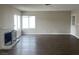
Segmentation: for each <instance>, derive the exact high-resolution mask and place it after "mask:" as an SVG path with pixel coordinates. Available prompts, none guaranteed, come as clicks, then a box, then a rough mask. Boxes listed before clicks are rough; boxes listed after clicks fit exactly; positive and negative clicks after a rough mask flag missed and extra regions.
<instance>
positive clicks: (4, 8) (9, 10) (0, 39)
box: [0, 5, 21, 48]
mask: <svg viewBox="0 0 79 59" xmlns="http://www.w3.org/2000/svg"><path fill="white" fill-rule="evenodd" d="M15 14H16V15H20V11H19V10H17V9H15V8H13V7H11V6H9V5H0V48H3V47H4V33H5V32H8V31H11V30H13V29H14V15H15ZM18 33H19V35H18ZM20 35H21V32H20V30H18V31H17V37H18V36H20Z"/></svg>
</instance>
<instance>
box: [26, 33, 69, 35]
mask: <svg viewBox="0 0 79 59" xmlns="http://www.w3.org/2000/svg"><path fill="white" fill-rule="evenodd" d="M26 34H34V35H35V34H36V35H39V34H44V35H70V33H26Z"/></svg>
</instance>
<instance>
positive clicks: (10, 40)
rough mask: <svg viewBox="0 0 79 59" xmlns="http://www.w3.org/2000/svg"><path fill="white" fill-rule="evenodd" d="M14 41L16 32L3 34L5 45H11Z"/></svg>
mask: <svg viewBox="0 0 79 59" xmlns="http://www.w3.org/2000/svg"><path fill="white" fill-rule="evenodd" d="M15 40H16V31H14V30H13V31H11V32H7V33H5V34H4V43H5V45H11V44H12V43H13V41H15Z"/></svg>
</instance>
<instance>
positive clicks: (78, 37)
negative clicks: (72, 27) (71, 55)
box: [71, 33, 79, 39]
mask: <svg viewBox="0 0 79 59" xmlns="http://www.w3.org/2000/svg"><path fill="white" fill-rule="evenodd" d="M71 35H73V36H75V37H76V38H77V39H79V36H77V35H74V34H72V33H71Z"/></svg>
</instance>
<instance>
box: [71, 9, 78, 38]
mask: <svg viewBox="0 0 79 59" xmlns="http://www.w3.org/2000/svg"><path fill="white" fill-rule="evenodd" d="M71 16H75V19H76V22H75V23H76V24H75V26H73V25H71V34H72V35H74V36H76V37H78V38H79V10H74V11H72V12H71Z"/></svg>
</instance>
